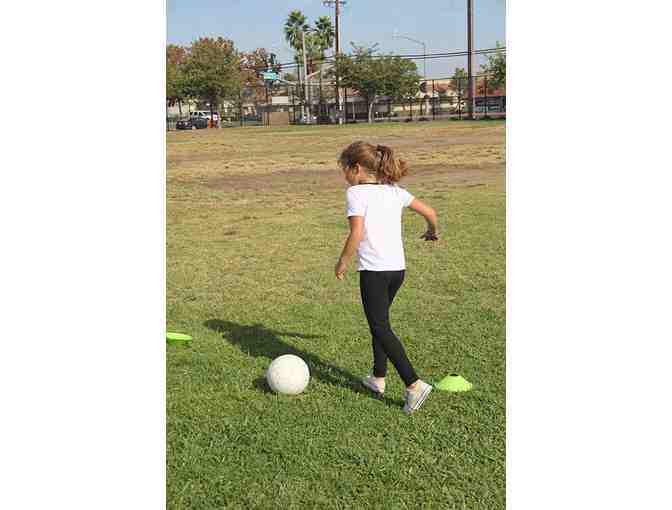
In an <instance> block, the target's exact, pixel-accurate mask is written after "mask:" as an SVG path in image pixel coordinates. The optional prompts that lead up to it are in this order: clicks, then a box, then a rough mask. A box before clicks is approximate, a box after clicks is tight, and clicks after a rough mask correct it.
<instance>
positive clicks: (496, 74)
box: [481, 41, 506, 91]
mask: <svg viewBox="0 0 672 510" xmlns="http://www.w3.org/2000/svg"><path fill="white" fill-rule="evenodd" d="M496 46H497V49H500V48H502V46H501V44H500V43H499V41H497V44H496ZM481 70H482V71H483V72H484V73H486V74H487V76H488V91H490V90H493V91H494V90H496V89H498V88H501V87H504V86H506V52H505V51H503V49H502V50H501V51H497V52H496V53H494V54H492V55H488V62H487V63H486V64H483V65H481Z"/></svg>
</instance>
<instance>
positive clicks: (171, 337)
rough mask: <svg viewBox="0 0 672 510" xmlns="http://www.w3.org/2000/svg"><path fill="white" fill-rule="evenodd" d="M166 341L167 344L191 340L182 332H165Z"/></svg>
mask: <svg viewBox="0 0 672 510" xmlns="http://www.w3.org/2000/svg"><path fill="white" fill-rule="evenodd" d="M166 342H168V343H169V344H180V343H187V342H191V337H190V336H189V335H185V334H183V333H171V332H168V333H166Z"/></svg>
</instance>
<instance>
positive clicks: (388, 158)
mask: <svg viewBox="0 0 672 510" xmlns="http://www.w3.org/2000/svg"><path fill="white" fill-rule="evenodd" d="M338 162H339V164H340V165H341V168H343V170H349V169H352V168H354V167H355V166H356V165H360V166H361V168H362V169H363V170H364V171H365V172H366V173H367V174H369V175H371V176H375V178H376V180H377V181H378V182H380V183H382V184H393V183H395V182H398V181H399V180H400V179H401V178H402V177H403V176H405V175H406V173H407V171H408V169H407V167H406V162H404V161H402V160H400V159H397V158H395V157H394V151H393V150H392V149H391V148H390V147H387V146H385V145H378V146H376V145H371V144H370V143H366V142H361V141H360V142H354V143H352V144H350V145H349V146H348V147H346V148H345V150H344V151H343V152H342V153H341V157H340V158H339V160H338Z"/></svg>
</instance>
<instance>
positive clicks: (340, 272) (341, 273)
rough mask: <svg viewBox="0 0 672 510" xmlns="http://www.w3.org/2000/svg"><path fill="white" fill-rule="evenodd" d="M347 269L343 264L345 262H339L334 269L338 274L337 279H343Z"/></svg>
mask: <svg viewBox="0 0 672 510" xmlns="http://www.w3.org/2000/svg"><path fill="white" fill-rule="evenodd" d="M346 269H347V266H346V265H345V264H344V263H343V261H341V260H339V261H338V262H337V263H336V267H335V268H334V272H335V273H336V278H338V279H339V280H342V279H343V276H344V275H345V270H346Z"/></svg>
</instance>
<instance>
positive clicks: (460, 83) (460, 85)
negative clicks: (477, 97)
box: [450, 67, 469, 97]
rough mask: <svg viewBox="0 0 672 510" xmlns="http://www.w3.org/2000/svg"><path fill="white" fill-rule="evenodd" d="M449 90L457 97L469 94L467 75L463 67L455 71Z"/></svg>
mask: <svg viewBox="0 0 672 510" xmlns="http://www.w3.org/2000/svg"><path fill="white" fill-rule="evenodd" d="M450 89H451V90H452V91H453V92H455V94H457V95H458V96H461V97H464V96H466V95H467V93H468V92H469V75H468V74H467V71H465V70H464V68H463V67H458V68H457V69H455V73H454V74H453V77H452V78H451V82H450Z"/></svg>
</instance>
